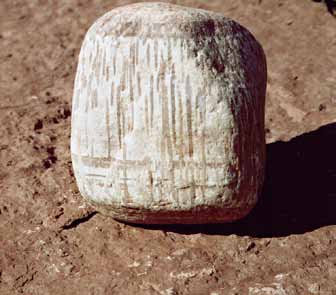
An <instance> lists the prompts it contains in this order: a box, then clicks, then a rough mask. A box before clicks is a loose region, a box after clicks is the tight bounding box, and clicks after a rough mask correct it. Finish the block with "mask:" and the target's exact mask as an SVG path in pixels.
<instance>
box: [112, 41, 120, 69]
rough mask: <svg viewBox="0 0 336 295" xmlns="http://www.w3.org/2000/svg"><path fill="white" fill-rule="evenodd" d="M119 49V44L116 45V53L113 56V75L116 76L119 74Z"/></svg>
mask: <svg viewBox="0 0 336 295" xmlns="http://www.w3.org/2000/svg"><path fill="white" fill-rule="evenodd" d="M118 47H119V43H117V44H116V46H115V52H114V55H113V74H114V75H115V74H116V73H117V55H118Z"/></svg>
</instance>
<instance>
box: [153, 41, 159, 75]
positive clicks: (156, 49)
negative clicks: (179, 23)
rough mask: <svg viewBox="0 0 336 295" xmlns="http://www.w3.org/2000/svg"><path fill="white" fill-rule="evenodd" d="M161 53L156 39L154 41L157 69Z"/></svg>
mask: <svg viewBox="0 0 336 295" xmlns="http://www.w3.org/2000/svg"><path fill="white" fill-rule="evenodd" d="M158 54H159V52H158V40H157V39H155V40H154V66H155V69H157V68H158V58H159V56H158Z"/></svg>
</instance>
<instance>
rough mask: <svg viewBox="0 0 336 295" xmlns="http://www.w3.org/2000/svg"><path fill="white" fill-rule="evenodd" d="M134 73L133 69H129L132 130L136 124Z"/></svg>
mask: <svg viewBox="0 0 336 295" xmlns="http://www.w3.org/2000/svg"><path fill="white" fill-rule="evenodd" d="M132 77H133V74H132V73H131V69H129V71H128V81H129V82H128V87H129V96H130V102H131V121H130V130H133V126H134V93H133V78H132Z"/></svg>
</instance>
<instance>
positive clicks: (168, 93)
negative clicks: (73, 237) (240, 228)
mask: <svg viewBox="0 0 336 295" xmlns="http://www.w3.org/2000/svg"><path fill="white" fill-rule="evenodd" d="M266 77H267V70H266V60H265V55H264V53H263V50H262V47H261V45H260V44H259V43H258V42H257V41H256V39H255V38H254V37H253V36H252V34H251V33H250V32H249V31H248V30H247V29H245V28H244V27H242V26H241V25H239V24H238V23H237V22H235V21H233V20H230V19H228V18H226V17H224V16H222V15H221V14H218V13H214V12H210V11H205V10H201V9H194V8H189V7H182V6H177V5H172V4H168V3H137V4H132V5H128V6H123V7H119V8H116V9H113V10H111V11H110V12H108V13H106V14H105V15H104V16H102V17H101V18H99V19H98V20H97V21H96V22H95V23H94V24H93V25H92V26H91V28H90V29H89V31H88V32H87V34H86V36H85V39H84V42H83V45H82V48H81V52H80V56H79V62H78V68H77V74H76V79H75V85H74V96H73V106H72V123H71V156H72V162H73V168H74V172H75V177H76V180H77V184H78V187H79V190H80V192H81V194H82V195H83V197H85V198H86V199H87V200H89V201H90V203H92V204H93V205H94V206H95V207H96V208H97V209H98V210H99V211H101V212H103V213H105V214H108V215H111V216H112V217H114V218H115V219H118V220H122V221H127V222H131V223H144V224H145V223H156V224H160V223H163V224H170V223H181V224H182V223H185V224H197V223H218V222H231V221H234V220H237V219H239V218H242V217H244V216H245V215H247V214H248V213H249V212H250V210H251V209H252V208H253V207H254V205H255V204H256V202H257V199H258V194H259V193H260V191H261V188H262V184H263V179H264V167H265V133H264V105H265V92H266Z"/></svg>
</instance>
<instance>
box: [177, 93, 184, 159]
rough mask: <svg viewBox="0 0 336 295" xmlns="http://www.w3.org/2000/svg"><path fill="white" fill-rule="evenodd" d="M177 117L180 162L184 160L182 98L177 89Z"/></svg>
mask: <svg viewBox="0 0 336 295" xmlns="http://www.w3.org/2000/svg"><path fill="white" fill-rule="evenodd" d="M177 95H178V107H179V110H178V117H179V121H180V122H179V127H180V128H179V129H180V130H179V139H180V144H179V155H180V160H181V161H183V160H184V140H183V137H184V134H183V105H182V97H181V92H180V91H179V89H178V94H177Z"/></svg>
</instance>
